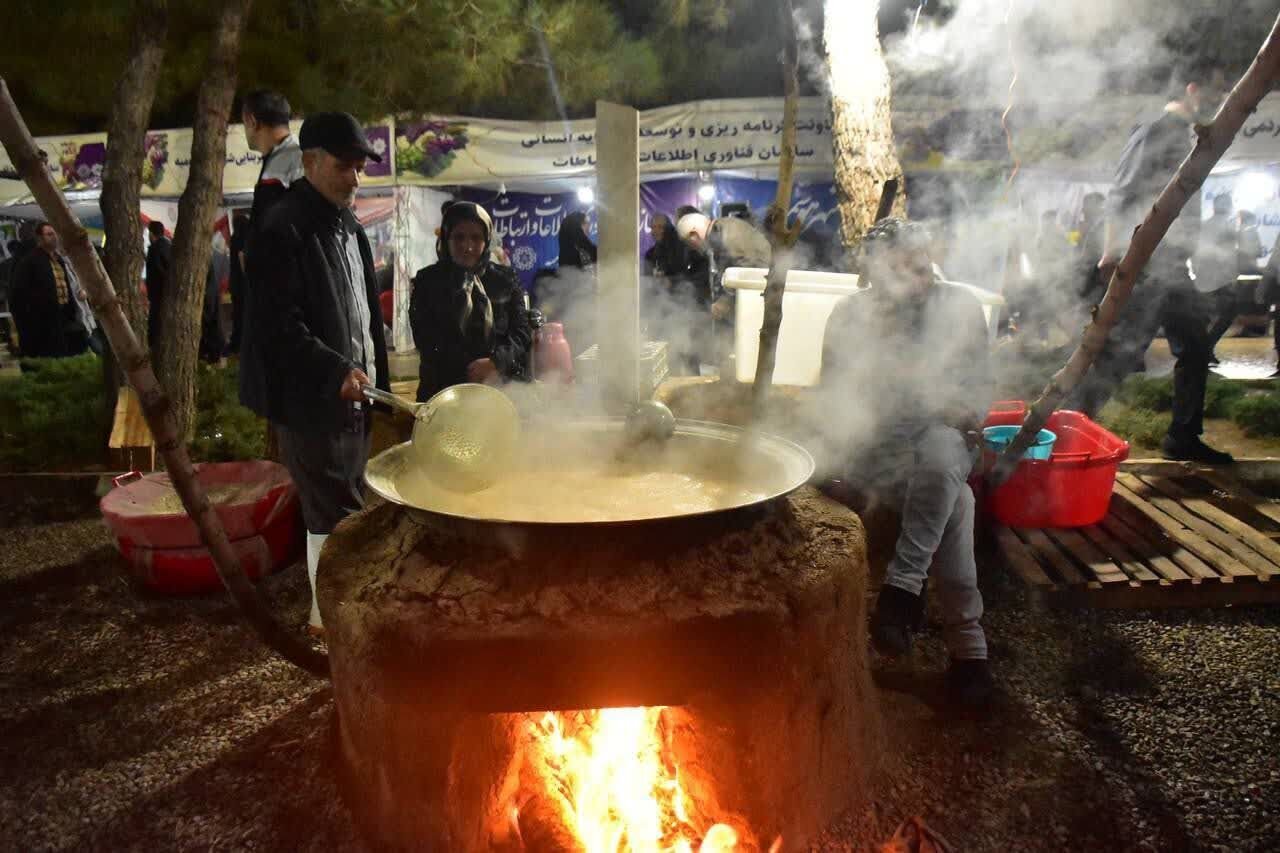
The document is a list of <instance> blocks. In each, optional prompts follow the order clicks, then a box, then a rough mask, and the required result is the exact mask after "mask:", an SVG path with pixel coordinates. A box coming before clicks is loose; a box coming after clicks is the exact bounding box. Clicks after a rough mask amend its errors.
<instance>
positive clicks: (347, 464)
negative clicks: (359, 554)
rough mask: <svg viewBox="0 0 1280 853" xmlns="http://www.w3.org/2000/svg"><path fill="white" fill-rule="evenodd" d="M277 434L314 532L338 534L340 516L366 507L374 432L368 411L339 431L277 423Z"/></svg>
mask: <svg viewBox="0 0 1280 853" xmlns="http://www.w3.org/2000/svg"><path fill="white" fill-rule="evenodd" d="M276 434H277V435H278V436H279V440H280V457H281V461H282V462H284V466H285V467H286V468H288V469H289V476H290V477H292V478H293V482H294V485H296V486H297V487H298V498H299V502H300V503H301V504H302V521H303V523H304V524H305V525H306V527H307V532H308V533H332V532H333V528H334V527H335V526H337V524H338V522H339V521H342V519H344V518H346V517H347V516H348V515H351V514H352V513H355V512H359V511H360V510H361V509H363V508H364V492H363V487H364V482H363V481H364V465H365V462H366V460H368V458H369V434H368V431H367V430H366V429H365V417H364V415H363V413H361V414H360V415H358V416H356V417H355V418H353V423H352V424H351V426H350V427H349V428H348V429H345V430H342V431H339V432H301V431H298V430H291V429H288V428H286V427H283V426H280V425H279V424H277V425H276Z"/></svg>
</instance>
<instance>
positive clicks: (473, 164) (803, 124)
mask: <svg viewBox="0 0 1280 853" xmlns="http://www.w3.org/2000/svg"><path fill="white" fill-rule="evenodd" d="M595 124H596V123H595V120H594V119H583V120H580V121H570V122H528V121H492V120H489V119H475V118H465V117H452V116H441V117H430V118H427V119H425V120H423V121H416V122H399V123H398V124H397V126H396V172H397V174H398V175H399V182H400V183H402V184H437V185H438V184H477V183H493V182H495V181H504V180H515V179H520V178H565V177H574V176H577V175H589V174H591V173H592V172H594V171H595V166H596V143H595ZM796 129H797V142H796V155H797V164H798V166H799V167H801V168H804V167H818V168H824V169H829V168H831V162H832V154H831V152H832V148H831V118H830V111H829V110H828V107H827V105H826V103H825V101H823V100H822V99H820V98H802V99H801V105H800V111H799V117H798V121H797V127H796ZM781 156H782V99H781V98H749V99H748V98H743V99H730V100H719V101H697V102H694V103H689V104H680V105H678V106H673V107H661V108H659V109H654V110H646V111H644V112H641V113H640V171H641V173H649V174H652V173H657V172H697V171H700V170H705V171H711V170H714V169H758V168H761V167H771V166H774V165H776V163H777V160H778V158H779V157H781Z"/></svg>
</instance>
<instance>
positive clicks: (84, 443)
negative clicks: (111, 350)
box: [0, 353, 111, 471]
mask: <svg viewBox="0 0 1280 853" xmlns="http://www.w3.org/2000/svg"><path fill="white" fill-rule="evenodd" d="M110 432H111V423H110V418H109V416H108V413H107V411H106V399H105V396H104V392H103V388H102V363H101V362H100V361H98V359H97V357H96V356H94V355H93V354H91V353H86V354H84V355H80V356H76V357H75V358H33V359H25V360H23V362H22V375H21V376H18V377H15V378H13V379H6V380H0V468H3V469H4V470H8V471H51V470H59V469H66V468H71V467H84V466H89V465H97V464H101V463H102V462H103V461H104V459H105V457H106V448H107V437H108V436H109V435H110Z"/></svg>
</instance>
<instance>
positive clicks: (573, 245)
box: [560, 210, 596, 269]
mask: <svg viewBox="0 0 1280 853" xmlns="http://www.w3.org/2000/svg"><path fill="white" fill-rule="evenodd" d="M589 228H590V225H588V224H587V214H585V213H584V212H582V211H581V210H576V211H574V212H573V213H570V214H569V215H568V216H566V217H565V218H564V222H562V223H561V224H560V269H565V268H566V267H578V268H580V269H585V268H586V267H589V266H593V265H594V264H595V262H596V244H595V243H592V242H591V235H590V233H589V232H588V229H589Z"/></svg>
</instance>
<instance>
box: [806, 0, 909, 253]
mask: <svg viewBox="0 0 1280 853" xmlns="http://www.w3.org/2000/svg"><path fill="white" fill-rule="evenodd" d="M879 11H880V3H879V2H878V0H877V2H862V3H850V2H848V0H826V14H825V22H824V32H823V42H824V44H825V48H826V53H827V69H828V73H829V78H830V83H831V111H832V124H833V126H832V131H831V135H832V142H833V144H834V146H835V166H836V169H835V171H836V190H837V193H838V197H839V200H840V221H841V236H842V238H843V242H844V244H845V245H846V246H853V245H856V244H857V242H858V240H860V239H861V238H862V235H863V234H865V233H866V232H867V229H868V228H870V227H871V225H872V224H873V223H874V222H875V218H876V206H877V204H878V203H879V201H880V195H881V192H882V190H883V187H884V183H885V181H888V180H891V179H894V178H896V179H898V181H899V188H900V189H901V187H902V183H901V181H902V165H901V164H900V163H899V162H898V153H897V151H895V150H894V147H893V123H892V121H891V118H892V116H891V112H890V98H889V68H888V66H887V65H885V61H884V54H883V53H882V52H881V51H880V29H879V23H878V21H877V15H878V14H879ZM905 211H906V194H905V193H903V192H899V193H898V200H897V202H896V203H895V205H894V212H895V213H896V214H897V215H902V214H903V213H905Z"/></svg>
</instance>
